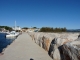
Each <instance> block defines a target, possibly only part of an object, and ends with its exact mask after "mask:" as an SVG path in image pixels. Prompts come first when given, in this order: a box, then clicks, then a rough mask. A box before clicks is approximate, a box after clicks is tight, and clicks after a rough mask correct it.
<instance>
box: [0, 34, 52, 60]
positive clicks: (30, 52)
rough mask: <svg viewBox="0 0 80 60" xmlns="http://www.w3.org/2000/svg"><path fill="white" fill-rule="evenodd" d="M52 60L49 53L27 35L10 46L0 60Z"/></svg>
mask: <svg viewBox="0 0 80 60" xmlns="http://www.w3.org/2000/svg"><path fill="white" fill-rule="evenodd" d="M31 58H32V59H34V60H52V59H51V58H50V57H49V56H48V53H47V52H46V51H45V50H44V49H42V48H41V47H39V46H38V45H37V44H36V43H34V42H33V41H32V39H31V37H30V36H29V35H28V34H27V33H23V34H22V35H20V36H19V37H18V38H17V39H16V40H15V41H14V42H13V43H12V44H11V45H9V46H8V47H7V48H6V49H5V51H4V55H2V56H0V60H30V59H31Z"/></svg>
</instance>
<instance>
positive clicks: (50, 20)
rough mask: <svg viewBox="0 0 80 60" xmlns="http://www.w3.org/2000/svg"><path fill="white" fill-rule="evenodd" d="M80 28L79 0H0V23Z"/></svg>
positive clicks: (5, 24) (22, 25)
mask: <svg viewBox="0 0 80 60" xmlns="http://www.w3.org/2000/svg"><path fill="white" fill-rule="evenodd" d="M15 21H16V25H17V26H20V27H38V28H41V27H53V28H56V27H60V28H63V27H66V28H67V29H80V0H0V25H1V26H10V27H13V26H14V25H15Z"/></svg>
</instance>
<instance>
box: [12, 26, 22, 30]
mask: <svg viewBox="0 0 80 60" xmlns="http://www.w3.org/2000/svg"><path fill="white" fill-rule="evenodd" d="M12 29H13V30H21V28H20V27H19V26H16V27H13V28H12Z"/></svg>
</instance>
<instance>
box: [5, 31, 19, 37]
mask: <svg viewBox="0 0 80 60" xmlns="http://www.w3.org/2000/svg"><path fill="white" fill-rule="evenodd" d="M18 35H19V33H18V32H15V31H11V32H10V33H7V34H6V38H8V37H17V36H18Z"/></svg>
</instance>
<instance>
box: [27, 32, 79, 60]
mask: <svg viewBox="0 0 80 60" xmlns="http://www.w3.org/2000/svg"><path fill="white" fill-rule="evenodd" d="M28 34H29V35H30V36H31V38H32V40H33V41H34V42H35V43H36V44H38V45H39V46H40V47H42V48H43V49H44V50H46V51H47V52H48V54H49V56H50V57H51V58H52V59H53V60H80V36H79V33H42V32H31V33H28Z"/></svg>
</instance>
